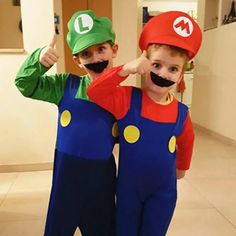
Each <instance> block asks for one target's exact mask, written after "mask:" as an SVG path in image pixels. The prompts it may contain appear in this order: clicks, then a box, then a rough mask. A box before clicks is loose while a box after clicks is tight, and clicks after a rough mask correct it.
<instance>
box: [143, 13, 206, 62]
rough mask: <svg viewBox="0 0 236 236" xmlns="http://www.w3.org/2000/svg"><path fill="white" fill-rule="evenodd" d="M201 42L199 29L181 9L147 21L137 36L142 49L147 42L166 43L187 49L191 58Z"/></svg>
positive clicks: (144, 48)
mask: <svg viewBox="0 0 236 236" xmlns="http://www.w3.org/2000/svg"><path fill="white" fill-rule="evenodd" d="M201 42H202V32H201V29H200V27H199V26H198V24H197V23H196V22H195V21H194V20H193V19H192V17H190V16H189V15H188V14H187V13H184V12H181V11H168V12H164V13H161V14H159V15H157V16H154V17H153V18H151V19H150V20H149V21H148V22H147V24H146V25H145V26H144V28H143V31H142V32H141V35H140V38H139V47H140V49H141V50H142V51H143V50H146V49H147V47H148V45H149V44H153V43H157V44H168V45H172V46H176V47H180V48H183V49H185V50H187V51H188V55H189V60H191V59H192V58H193V57H194V56H195V55H196V54H197V52H198V50H199V48H200V46H201Z"/></svg>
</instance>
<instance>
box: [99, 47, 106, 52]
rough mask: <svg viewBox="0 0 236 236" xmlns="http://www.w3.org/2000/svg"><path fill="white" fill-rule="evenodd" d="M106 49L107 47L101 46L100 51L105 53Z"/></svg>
mask: <svg viewBox="0 0 236 236" xmlns="http://www.w3.org/2000/svg"><path fill="white" fill-rule="evenodd" d="M105 49H106V47H105V46H99V48H98V51H99V52H103V51H105Z"/></svg>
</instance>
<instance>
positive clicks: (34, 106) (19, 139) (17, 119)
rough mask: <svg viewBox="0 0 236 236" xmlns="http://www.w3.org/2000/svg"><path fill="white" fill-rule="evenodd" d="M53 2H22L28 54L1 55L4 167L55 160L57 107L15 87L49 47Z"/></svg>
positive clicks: (0, 156) (0, 146)
mask: <svg viewBox="0 0 236 236" xmlns="http://www.w3.org/2000/svg"><path fill="white" fill-rule="evenodd" d="M52 2H53V1H48V0H40V1H37V0H21V13H22V23H23V30H24V49H25V53H24V54H15V53H0V71H1V78H0V104H1V109H0V132H1V135H0V165H10V164H19V163H20V164H27V163H44V162H49V161H52V158H53V148H54V143H55V130H56V129H55V128H56V119H57V110H56V107H55V106H53V105H50V104H47V103H43V102H39V101H35V100H31V99H27V98H24V97H23V96H22V95H21V94H20V93H19V92H18V90H17V89H16V87H15V84H14V79H15V75H16V73H17V71H18V70H19V67H20V65H21V64H22V63H23V61H24V60H25V58H26V57H27V56H28V55H29V53H31V52H32V51H33V50H35V49H36V48H38V47H42V46H44V45H46V44H47V43H48V42H49V40H50V38H51V36H52V34H53V30H54V26H53V24H54V23H53V4H52ZM55 69H56V68H53V69H52V70H51V71H50V72H49V73H55Z"/></svg>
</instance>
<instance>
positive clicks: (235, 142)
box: [193, 123, 236, 147]
mask: <svg viewBox="0 0 236 236" xmlns="http://www.w3.org/2000/svg"><path fill="white" fill-rule="evenodd" d="M193 127H194V129H198V130H200V131H202V132H204V133H206V134H208V135H211V136H212V137H214V138H216V139H217V140H219V141H220V142H223V143H225V144H229V145H232V146H235V147H236V140H234V139H231V138H228V137H226V136H224V135H222V134H219V133H217V132H215V131H212V130H210V129H207V128H205V127H203V126H201V125H198V124H195V123H193Z"/></svg>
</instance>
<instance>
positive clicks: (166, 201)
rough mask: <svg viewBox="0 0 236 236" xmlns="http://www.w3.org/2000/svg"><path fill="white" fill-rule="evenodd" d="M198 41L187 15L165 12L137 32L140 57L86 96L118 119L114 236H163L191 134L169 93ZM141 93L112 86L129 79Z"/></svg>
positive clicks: (196, 29)
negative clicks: (139, 82)
mask: <svg viewBox="0 0 236 236" xmlns="http://www.w3.org/2000/svg"><path fill="white" fill-rule="evenodd" d="M201 41H202V34H201V30H200V28H199V26H198V25H197V23H196V22H195V21H194V20H193V19H192V18H191V17H190V16H189V15H188V14H186V13H184V12H179V11H170V12H165V13H162V14H160V15H157V16H155V17H153V18H152V19H151V20H149V21H148V22H147V24H146V25H145V26H144V28H143V30H142V32H141V35H140V39H139V47H140V49H141V50H142V52H143V53H142V55H141V56H140V57H139V58H138V59H135V60H133V61H131V62H129V63H127V64H125V65H121V66H118V67H115V68H112V69H110V70H107V71H106V72H104V73H103V74H102V75H101V77H99V78H98V79H97V80H95V81H93V83H91V85H90V86H89V88H88V90H87V92H88V95H89V97H90V98H91V99H92V100H93V101H95V102H96V103H97V104H99V105H100V106H102V107H103V108H105V109H106V110H108V111H110V112H111V113H112V114H113V115H114V116H115V117H116V119H117V123H118V129H119V141H120V157H119V170H118V180H117V217H116V219H117V221H116V229H117V230H116V236H164V235H166V232H167V229H168V226H169V223H170V221H171V218H172V215H173V212H174V209H175V204H176V198H177V190H176V182H177V181H176V179H180V178H183V177H184V175H185V171H186V170H188V169H189V167H190V161H191V156H192V150H193V142H194V132H193V128H192V123H191V119H190V115H189V111H188V108H187V106H185V105H184V104H182V103H180V102H179V101H178V100H176V99H175V97H174V96H173V95H172V94H171V93H170V90H171V89H172V88H173V87H174V86H176V84H177V83H179V81H180V79H181V77H182V75H183V73H184V69H185V68H186V63H187V61H188V60H191V59H192V58H193V57H194V56H195V55H196V53H197V52H198V50H199V48H200V45H201ZM136 73H138V74H141V75H144V76H145V87H144V88H141V89H139V88H134V87H130V86H127V87H124V86H119V84H120V83H121V82H122V81H124V80H125V79H126V78H127V76H128V75H129V74H136Z"/></svg>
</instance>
